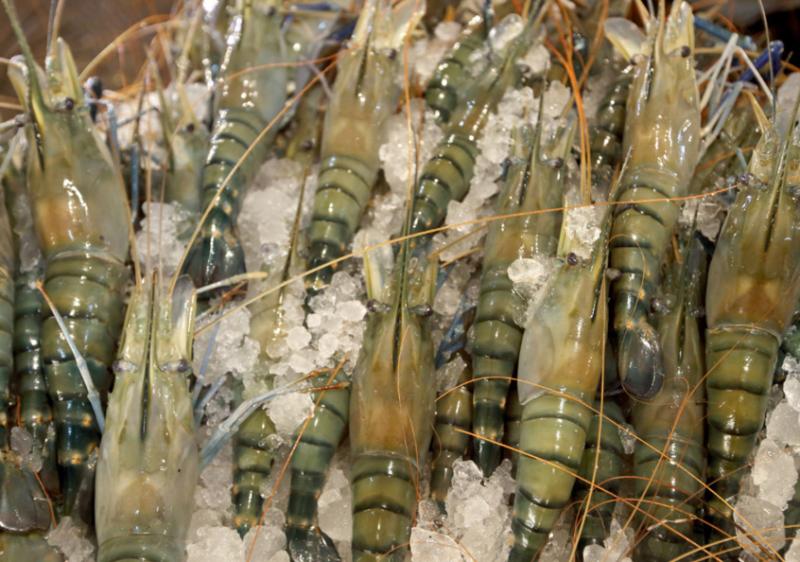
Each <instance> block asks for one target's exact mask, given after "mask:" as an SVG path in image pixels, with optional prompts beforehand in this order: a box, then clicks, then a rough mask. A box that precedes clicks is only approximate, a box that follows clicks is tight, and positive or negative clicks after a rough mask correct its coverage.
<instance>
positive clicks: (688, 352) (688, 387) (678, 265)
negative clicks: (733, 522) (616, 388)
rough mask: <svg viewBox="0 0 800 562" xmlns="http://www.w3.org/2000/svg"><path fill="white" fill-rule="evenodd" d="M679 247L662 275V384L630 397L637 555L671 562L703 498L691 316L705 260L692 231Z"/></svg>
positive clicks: (696, 328) (697, 343) (698, 368)
mask: <svg viewBox="0 0 800 562" xmlns="http://www.w3.org/2000/svg"><path fill="white" fill-rule="evenodd" d="M683 246H684V249H683V252H682V255H681V257H680V260H675V261H674V262H673V263H672V264H671V265H670V267H669V270H668V273H667V276H666V278H665V280H664V291H665V296H666V302H667V303H668V306H669V310H668V311H667V312H666V314H664V315H663V316H662V317H661V318H659V320H658V333H659V341H660V345H661V353H662V357H663V360H664V366H665V377H664V386H663V387H662V388H661V390H660V391H659V393H658V394H656V395H655V397H653V398H652V399H651V400H647V401H644V400H638V401H634V403H633V407H632V417H633V427H634V429H635V430H636V433H637V435H638V436H639V437H640V438H641V440H642V441H641V442H637V444H636V450H635V453H634V473H635V476H636V480H635V491H636V496H637V497H638V502H639V506H640V508H641V509H642V512H641V513H639V514H637V516H638V517H639V518H640V519H641V520H642V525H643V527H645V528H646V529H647V531H646V536H645V537H644V538H643V539H642V540H641V541H640V542H639V544H638V546H637V547H636V553H635V554H636V558H637V559H641V560H654V561H657V560H664V561H666V560H672V559H674V558H677V557H678V556H680V555H681V554H683V553H685V552H687V551H689V550H690V549H691V545H690V544H689V543H687V542H686V539H685V538H683V537H687V536H688V537H691V536H693V534H694V532H693V527H694V520H693V519H694V518H695V517H696V516H697V514H698V511H699V508H700V505H699V504H700V501H701V500H702V494H701V488H702V480H701V479H702V476H703V473H704V469H705V451H704V448H703V417H704V415H705V413H704V411H703V410H704V402H705V396H704V393H703V392H702V388H699V389H698V387H699V386H700V380H701V377H702V375H703V345H702V337H701V330H700V325H699V322H698V318H697V317H698V314H699V311H700V310H701V306H702V298H703V295H702V292H703V290H704V288H705V272H706V269H707V265H706V264H707V261H708V258H707V254H706V252H705V250H704V248H703V245H702V243H701V242H700V241H699V240H698V239H697V238H696V237H695V236H691V237H690V238H689V239H688V240H686V241H685V242H684V244H683ZM643 442H644V443H647V444H648V445H649V446H646V445H644V443H643ZM662 454H663V455H666V458H662V456H661V455H662Z"/></svg>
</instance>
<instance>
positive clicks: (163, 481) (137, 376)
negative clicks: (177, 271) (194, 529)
mask: <svg viewBox="0 0 800 562" xmlns="http://www.w3.org/2000/svg"><path fill="white" fill-rule="evenodd" d="M156 283H157V281H152V282H145V283H143V284H140V285H138V286H137V287H136V288H135V289H134V292H133V294H132V296H131V299H130V303H129V305H128V313H127V316H126V318H125V326H124V331H123V335H122V341H121V342H120V350H119V353H118V356H117V360H116V362H115V367H114V370H115V373H116V382H115V384H114V391H113V392H112V393H111V397H110V399H109V405H108V416H107V418H106V420H107V423H106V428H105V432H104V433H103V441H102V444H101V448H100V456H99V459H98V464H97V479H96V483H95V486H96V502H95V522H96V523H95V525H96V529H97V542H98V546H99V549H98V555H97V559H98V561H99V562H114V561H124V560H134V559H135V560H150V561H153V562H173V561H174V562H179V561H182V560H183V559H184V550H185V548H186V545H185V542H186V535H187V532H188V530H189V520H190V518H191V513H192V508H193V505H194V489H195V486H196V484H197V478H198V475H199V472H200V465H199V451H198V447H197V443H196V441H195V437H194V434H195V426H194V415H193V410H192V402H191V396H190V394H189V382H188V381H189V378H188V377H189V375H190V374H191V350H192V341H193V332H194V315H195V292H194V287H193V286H192V283H191V281H190V280H189V279H188V278H186V277H182V278H181V279H179V280H178V283H177V284H176V287H175V290H174V292H173V293H172V294H171V295H170V294H169V293H168V292H167V291H160V290H159V289H158V288H156Z"/></svg>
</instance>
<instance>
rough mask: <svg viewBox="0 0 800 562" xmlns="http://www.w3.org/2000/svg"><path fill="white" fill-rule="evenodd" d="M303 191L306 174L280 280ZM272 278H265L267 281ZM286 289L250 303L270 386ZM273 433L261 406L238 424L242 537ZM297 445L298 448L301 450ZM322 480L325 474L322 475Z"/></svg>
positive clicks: (258, 503)
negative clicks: (271, 361)
mask: <svg viewBox="0 0 800 562" xmlns="http://www.w3.org/2000/svg"><path fill="white" fill-rule="evenodd" d="M304 195H305V178H304V179H303V183H302V184H301V187H300V196H299V197H298V201H297V210H296V211H295V218H294V226H293V229H292V237H291V241H290V243H289V251H288V253H287V255H286V259H285V260H284V263H283V269H282V271H280V276H277V275H272V278H273V279H275V278H277V279H278V281H279V282H285V281H286V280H287V279H288V278H289V273H290V270H291V266H292V259H293V258H294V256H295V251H296V243H297V238H298V230H299V225H300V216H301V213H302V209H303V199H304ZM270 281H271V279H270V278H268V283H269V282H270ZM284 298H285V291H284V289H280V290H278V291H274V292H272V293H270V294H268V295H267V296H266V297H265V298H263V299H261V300H259V301H256V302H254V303H253V304H252V305H251V307H250V312H251V317H250V337H251V338H253V339H254V340H255V341H256V342H258V344H259V347H260V348H261V355H260V361H261V363H262V364H261V366H260V367H261V369H260V370H262V371H264V372H265V375H266V377H265V378H266V380H265V381H264V382H265V383H266V386H268V387H271V386H272V380H271V377H270V374H269V369H268V366H267V360H268V359H269V357H270V354H269V352H270V349H272V348H273V346H274V345H275V344H276V343H277V342H278V341H279V340H281V339H283V338H284V337H285V335H286V334H285V330H284V322H283V315H284V308H283V303H284ZM274 434H275V425H274V424H273V423H272V420H270V419H269V416H268V415H267V412H266V411H265V410H264V409H263V408H257V409H255V410H254V411H253V413H252V414H250V415H249V416H248V417H247V418H246V419H245V420H244V422H243V423H242V425H241V426H240V427H239V429H238V431H237V432H236V437H235V439H234V470H233V489H232V494H233V506H234V513H235V515H234V525H235V526H236V529H237V530H238V531H239V534H240V535H241V536H243V537H244V535H245V534H247V531H248V530H249V529H251V528H252V527H254V526H256V525H258V524H259V522H260V521H261V517H262V512H263V508H264V491H265V489H266V486H267V480H268V478H269V476H270V473H271V472H272V465H273V464H274V463H275V451H274V447H273V445H272V444H271V443H270V440H269V437H270V436H271V435H274ZM301 448H302V446H301V445H298V448H297V451H296V453H297V452H301ZM301 454H302V453H301ZM323 480H324V478H323Z"/></svg>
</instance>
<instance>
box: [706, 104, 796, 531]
mask: <svg viewBox="0 0 800 562" xmlns="http://www.w3.org/2000/svg"><path fill="white" fill-rule="evenodd" d="M795 103H796V102H795ZM753 106H754V110H755V111H756V115H757V118H758V121H759V125H760V128H761V130H762V131H763V136H762V138H761V140H760V141H759V143H758V145H757V146H756V149H755V151H754V153H753V156H752V158H751V160H750V167H749V173H750V176H749V177H750V181H748V182H747V183H746V184H745V185H743V186H742V188H741V190H740V191H739V193H738V195H737V197H736V201H735V202H734V204H733V206H732V207H731V209H730V211H729V213H728V216H727V218H726V220H725V224H724V225H723V227H722V232H721V234H720V238H719V240H718V242H717V247H716V250H715V252H714V257H713V258H712V260H711V266H710V268H709V274H708V286H707V289H706V310H707V315H708V329H707V333H706V367H707V369H708V373H707V378H706V391H707V393H708V415H707V417H708V450H709V471H708V476H707V478H708V481H709V482H711V488H712V490H713V491H715V492H716V493H715V494H714V497H712V498H710V500H709V505H710V512H711V515H712V520H714V521H715V522H717V523H719V524H721V525H725V523H727V525H728V526H727V528H731V527H730V525H731V520H730V518H731V507H730V505H729V504H727V503H726V502H725V501H724V499H725V498H728V497H730V496H732V495H734V494H735V493H736V492H737V490H738V487H739V481H740V480H741V477H742V470H741V468H742V467H743V466H745V464H746V463H747V458H748V456H749V455H750V453H751V451H752V450H753V447H754V446H755V442H756V438H757V436H758V433H759V432H760V431H761V428H762V427H763V425H764V416H765V413H766V407H767V400H768V396H769V391H770V387H771V386H772V378H773V372H774V370H775V364H776V361H777V358H778V348H779V347H780V344H781V340H782V338H783V335H784V332H785V331H786V330H787V328H788V327H789V325H790V322H791V318H792V313H793V312H794V308H795V306H794V305H795V303H797V301H798V297H800V206H798V193H797V191H796V186H797V184H798V183H799V182H800V134H799V133H800V130H798V128H797V127H795V126H794V125H793V127H792V129H790V131H789V133H788V135H787V137H786V139H785V140H783V139H782V138H781V135H780V134H779V133H778V131H777V130H776V129H775V128H774V127H773V126H772V125H771V124H770V123H769V122H768V121H767V119H766V117H765V116H764V113H763V112H762V111H761V109H760V108H759V107H758V106H757V105H756V104H755V103H754V104H753ZM796 113H797V108H795V117H796ZM792 123H794V120H792Z"/></svg>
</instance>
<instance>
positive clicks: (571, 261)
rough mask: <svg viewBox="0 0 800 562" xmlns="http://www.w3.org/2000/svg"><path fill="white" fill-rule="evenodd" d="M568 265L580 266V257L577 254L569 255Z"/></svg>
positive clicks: (571, 253)
mask: <svg viewBox="0 0 800 562" xmlns="http://www.w3.org/2000/svg"><path fill="white" fill-rule="evenodd" d="M567 263H568V264H569V265H578V255H577V254H576V253H575V252H570V253H568V254H567Z"/></svg>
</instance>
